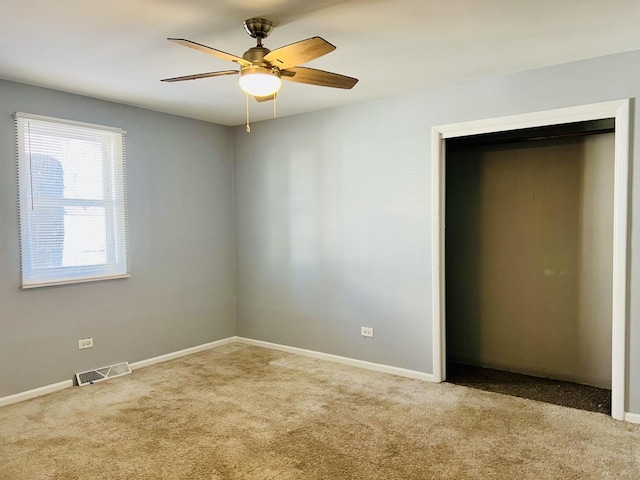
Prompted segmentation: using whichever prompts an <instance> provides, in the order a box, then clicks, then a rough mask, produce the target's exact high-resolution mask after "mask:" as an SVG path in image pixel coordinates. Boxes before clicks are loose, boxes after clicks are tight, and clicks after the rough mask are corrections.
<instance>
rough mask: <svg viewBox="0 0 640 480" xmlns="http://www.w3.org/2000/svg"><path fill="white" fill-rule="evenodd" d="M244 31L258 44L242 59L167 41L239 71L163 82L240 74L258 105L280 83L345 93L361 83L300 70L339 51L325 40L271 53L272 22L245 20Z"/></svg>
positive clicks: (177, 40) (242, 85) (243, 86)
mask: <svg viewBox="0 0 640 480" xmlns="http://www.w3.org/2000/svg"><path fill="white" fill-rule="evenodd" d="M244 29H245V30H246V32H247V33H248V34H249V35H250V36H251V37H253V38H255V39H256V40H257V45H256V46H255V47H252V48H250V49H249V50H247V51H246V52H244V54H243V55H242V57H237V56H235V55H232V54H230V53H226V52H223V51H221V50H217V49H215V48H211V47H207V46H206V45H202V44H200V43H196V42H192V41H191V40H186V39H184V38H168V39H167V40H169V41H171V42H174V43H177V44H179V45H184V46H185V47H189V48H193V49H194V50H198V51H200V52H204V53H208V54H209V55H213V56H215V57H218V58H222V59H223V60H229V61H232V62H234V63H236V64H238V65H239V66H240V69H239V70H222V71H218V72H208V73H197V74H195V75H185V76H182V77H173V78H165V79H163V80H162V81H163V82H181V81H184V80H197V79H200V78H209V77H221V76H224V75H237V74H239V75H240V78H239V83H240V88H241V89H242V90H243V91H244V92H245V93H247V94H248V95H251V96H253V97H254V98H255V99H256V100H257V101H259V102H263V101H267V100H273V99H274V98H275V96H276V94H277V92H278V90H280V86H281V79H284V80H288V81H290V82H297V83H306V84H309V85H319V86H321V87H334V88H345V89H349V88H353V86H354V85H355V84H356V83H358V79H357V78H352V77H347V76H345V75H340V74H337V73H332V72H326V71H324V70H316V69H314V68H308V67H301V66H299V65H300V64H303V63H306V62H309V61H311V60H314V59H316V58H318V57H321V56H323V55H326V54H327V53H329V52H332V51H333V50H335V49H336V47H335V46H333V45H332V44H330V43H329V42H327V41H326V40H324V39H323V38H320V37H311V38H307V39H306V40H301V41H299V42H296V43H292V44H290V45H286V46H284V47H280V48H278V49H276V50H273V51H271V50H269V49H268V48H266V47H264V46H263V45H262V40H263V39H265V38H267V37H268V36H269V34H270V33H271V31H272V30H273V22H271V21H270V20H267V19H264V18H250V19H248V20H245V22H244Z"/></svg>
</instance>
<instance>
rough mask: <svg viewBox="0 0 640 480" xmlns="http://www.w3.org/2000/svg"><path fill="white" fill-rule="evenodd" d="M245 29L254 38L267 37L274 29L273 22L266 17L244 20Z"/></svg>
mask: <svg viewBox="0 0 640 480" xmlns="http://www.w3.org/2000/svg"><path fill="white" fill-rule="evenodd" d="M244 29H245V30H246V32H247V33H248V34H249V35H250V36H251V37H253V38H258V39H263V38H267V37H268V36H269V34H270V33H271V31H272V30H273V22H272V21H271V20H267V19H266V18H249V19H248V20H245V21H244Z"/></svg>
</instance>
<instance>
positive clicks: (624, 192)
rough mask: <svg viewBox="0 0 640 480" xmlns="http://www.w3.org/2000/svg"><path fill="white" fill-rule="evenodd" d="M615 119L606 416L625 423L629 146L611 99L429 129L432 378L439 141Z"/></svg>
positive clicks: (440, 249) (623, 120)
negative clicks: (608, 381)
mask: <svg viewBox="0 0 640 480" xmlns="http://www.w3.org/2000/svg"><path fill="white" fill-rule="evenodd" d="M612 117H614V118H615V125H616V127H615V142H616V147H615V164H614V165H615V166H614V169H615V173H614V175H615V180H614V212H613V217H614V220H613V298H612V300H613V308H612V312H611V314H612V318H611V324H612V325H611V329H612V339H611V343H612V348H611V352H612V353H611V355H612V366H611V371H612V376H611V391H612V392H611V416H612V417H613V418H615V419H618V420H623V419H624V418H625V413H624V412H625V408H626V406H625V402H626V390H627V385H626V380H625V379H626V358H627V348H626V347H627V345H626V336H627V335H626V325H627V314H626V308H627V291H628V288H627V251H628V239H627V225H628V205H629V195H628V186H629V154H630V152H629V143H630V101H629V100H628V99H623V100H614V101H610V102H602V103H596V104H591V105H580V106H576V107H568V108H560V109H556V110H548V111H543V112H534V113H526V114H522V115H513V116H509V117H499V118H491V119H485V120H474V121H470V122H462V123H456V124H448V125H438V126H434V127H433V128H432V130H431V133H432V136H431V137H432V139H431V141H432V148H431V155H432V158H431V161H432V168H431V174H432V176H433V177H432V180H431V186H432V189H433V191H432V206H431V214H432V231H431V239H432V246H433V248H432V254H433V260H432V268H433V277H432V278H433V282H432V284H433V285H432V298H433V309H432V313H433V320H432V322H433V330H432V336H433V346H434V348H433V366H434V378H436V379H438V380H440V381H442V380H444V379H445V378H446V371H445V368H446V362H445V361H444V358H445V345H446V342H445V341H444V336H445V328H446V325H445V312H444V296H445V291H444V288H445V283H444V228H443V223H444V214H445V210H444V208H445V205H444V198H445V191H444V180H445V149H444V145H445V139H447V138H456V137H465V136H468V135H478V134H483V133H494V132H503V131H509V130H515V129H521V128H532V127H540V126H545V125H558V124H562V123H571V122H582V121H588V120H599V119H604V118H612Z"/></svg>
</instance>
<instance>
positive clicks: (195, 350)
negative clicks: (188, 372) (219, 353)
mask: <svg viewBox="0 0 640 480" xmlns="http://www.w3.org/2000/svg"><path fill="white" fill-rule="evenodd" d="M236 339H237V337H228V338H223V339H222V340H216V341H215V342H209V343H203V344H202V345H196V346H195V347H191V348H185V349H184V350H179V351H177V352H172V353H167V354H165V355H160V356H158V357H153V358H148V359H146V360H140V361H139V362H133V363H130V364H129V366H130V367H131V370H136V369H138V368H142V367H148V366H149V365H153V364H154V363H161V362H167V361H169V360H173V359H175V358H180V357H186V356H187V355H192V354H194V353H198V352H203V351H205V350H210V349H212V348H216V347H221V346H223V345H227V344H229V343H233V342H235V341H236Z"/></svg>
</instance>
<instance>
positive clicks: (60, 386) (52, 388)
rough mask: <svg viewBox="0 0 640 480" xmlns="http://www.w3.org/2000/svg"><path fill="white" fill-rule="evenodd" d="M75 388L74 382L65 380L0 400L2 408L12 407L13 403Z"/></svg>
mask: <svg viewBox="0 0 640 480" xmlns="http://www.w3.org/2000/svg"><path fill="white" fill-rule="evenodd" d="M69 387H73V380H65V381H63V382H58V383H52V384H51V385H45V386H44V387H38V388H34V389H33V390H27V391H26V392H20V393H16V394H14V395H9V396H8V397H2V398H0V407H4V406H6V405H11V404H12V403H18V402H23V401H25V400H30V399H32V398H36V397H41V396H42V395H48V394H50V393H54V392H57V391H58V390H64V389H65V388H69Z"/></svg>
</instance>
